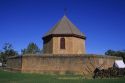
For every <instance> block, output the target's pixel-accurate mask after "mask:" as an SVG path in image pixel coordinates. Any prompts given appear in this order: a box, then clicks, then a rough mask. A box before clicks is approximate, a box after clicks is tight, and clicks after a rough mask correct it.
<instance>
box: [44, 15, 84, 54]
mask: <svg viewBox="0 0 125 83" xmlns="http://www.w3.org/2000/svg"><path fill="white" fill-rule="evenodd" d="M42 39H43V53H44V54H85V39H86V37H85V35H84V34H83V33H82V32H80V31H79V30H78V28H77V27H76V26H75V25H74V24H73V23H72V22H71V21H70V20H69V19H68V18H67V17H66V16H65V15H64V16H63V17H62V19H61V20H60V21H59V22H58V23H57V24H56V25H55V26H54V27H53V28H52V29H51V30H50V31H49V32H47V33H46V34H45V35H44V36H43V38H42Z"/></svg>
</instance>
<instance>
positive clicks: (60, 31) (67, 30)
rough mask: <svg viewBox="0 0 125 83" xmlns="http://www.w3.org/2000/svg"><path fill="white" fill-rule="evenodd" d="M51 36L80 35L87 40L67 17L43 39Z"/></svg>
mask: <svg viewBox="0 0 125 83" xmlns="http://www.w3.org/2000/svg"><path fill="white" fill-rule="evenodd" d="M49 35H78V36H81V37H83V38H85V35H84V34H83V33H82V32H80V31H79V30H78V28H77V27H76V26H75V25H74V24H73V23H72V22H71V21H70V20H69V19H68V18H67V17H66V16H65V15H64V16H63V18H62V19H61V20H60V21H59V22H58V23H57V24H56V25H55V26H54V27H53V28H52V29H51V30H50V31H49V32H47V33H46V34H45V35H44V36H43V38H44V37H47V36H49Z"/></svg>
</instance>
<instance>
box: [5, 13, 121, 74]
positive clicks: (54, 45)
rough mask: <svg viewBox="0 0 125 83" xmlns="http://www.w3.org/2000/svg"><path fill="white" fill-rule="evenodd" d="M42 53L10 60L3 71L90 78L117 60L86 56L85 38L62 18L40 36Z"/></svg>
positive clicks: (69, 22)
mask: <svg viewBox="0 0 125 83" xmlns="http://www.w3.org/2000/svg"><path fill="white" fill-rule="evenodd" d="M42 39H43V54H26V55H22V56H16V57H9V58H8V61H7V67H6V69H8V70H12V71H20V72H29V73H49V74H79V75H84V76H88V75H92V74H93V71H94V70H95V68H97V67H102V68H103V69H107V68H109V67H112V66H113V64H114V61H115V60H116V59H117V60H118V59H120V58H117V57H111V56H104V55H96V54H87V53H86V50H85V40H86V36H85V35H84V33H82V32H81V31H80V30H78V28H77V27H76V26H75V25H74V24H73V23H72V22H71V21H70V20H69V19H68V18H67V17H66V16H65V15H64V16H63V17H62V19H61V20H60V21H59V22H58V23H57V24H56V25H55V26H54V27H53V28H52V29H51V30H50V31H49V32H47V33H46V34H45V35H44V36H43V37H42Z"/></svg>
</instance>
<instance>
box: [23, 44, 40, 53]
mask: <svg viewBox="0 0 125 83" xmlns="http://www.w3.org/2000/svg"><path fill="white" fill-rule="evenodd" d="M21 53H22V54H38V53H40V49H39V48H38V46H37V45H36V44H35V43H33V42H31V43H29V44H28V46H27V48H24V49H23V50H21Z"/></svg>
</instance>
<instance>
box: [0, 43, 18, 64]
mask: <svg viewBox="0 0 125 83" xmlns="http://www.w3.org/2000/svg"><path fill="white" fill-rule="evenodd" d="M17 55H18V53H17V51H15V50H14V49H13V47H12V44H10V43H5V44H4V46H3V50H2V51H1V52H0V60H1V62H2V63H3V64H6V62H7V58H8V57H11V56H17Z"/></svg>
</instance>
